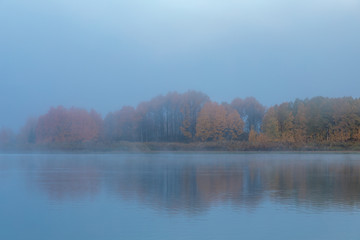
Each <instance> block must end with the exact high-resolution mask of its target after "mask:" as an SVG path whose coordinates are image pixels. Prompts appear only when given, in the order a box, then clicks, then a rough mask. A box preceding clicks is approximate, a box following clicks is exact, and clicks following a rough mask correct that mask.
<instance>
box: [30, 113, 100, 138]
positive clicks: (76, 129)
mask: <svg viewBox="0 0 360 240" xmlns="http://www.w3.org/2000/svg"><path fill="white" fill-rule="evenodd" d="M101 128H102V119H101V116H100V115H99V114H98V113H96V112H95V111H94V110H91V111H90V112H88V111H86V110H84V109H79V108H70V109H66V108H64V107H62V106H59V107H57V108H51V109H50V110H49V112H48V113H47V114H45V115H43V116H41V117H40V118H39V120H38V124H37V128H36V142H37V143H62V142H87V141H95V140H98V139H99V137H100V134H101V132H102V130H101Z"/></svg>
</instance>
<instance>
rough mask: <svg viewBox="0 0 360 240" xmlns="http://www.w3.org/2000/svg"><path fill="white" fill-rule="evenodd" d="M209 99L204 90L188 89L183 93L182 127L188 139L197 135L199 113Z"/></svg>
mask: <svg viewBox="0 0 360 240" xmlns="http://www.w3.org/2000/svg"><path fill="white" fill-rule="evenodd" d="M209 101H210V99H209V97H208V96H207V95H206V94H204V93H202V92H197V91H188V92H186V93H184V94H183V103H182V106H181V112H182V114H183V122H182V126H181V128H180V129H181V131H182V133H183V134H184V136H185V137H186V138H187V139H192V138H193V137H194V136H195V134H196V122H197V118H198V114H199V112H200V111H201V109H202V107H203V106H204V104H205V103H206V102H209Z"/></svg>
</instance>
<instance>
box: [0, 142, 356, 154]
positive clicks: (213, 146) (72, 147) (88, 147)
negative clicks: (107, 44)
mask: <svg viewBox="0 0 360 240" xmlns="http://www.w3.org/2000/svg"><path fill="white" fill-rule="evenodd" d="M0 150H1V151H2V152H7V153H14V152H74V153H75V152H79V153H82V152H145V153H146V152H161V151H210V152H211V151H217V152H219V151H223V152H230V151H231V152H237V151H335V152H336V151H360V143H346V144H344V143H341V144H340V143H339V144H334V143H332V144H326V143H324V144H302V145H300V144H284V143H279V142H270V143H266V144H264V143H250V142H240V141H223V142H191V143H178V142H147V143H141V142H126V141H120V142H87V143H63V144H26V145H20V146H7V147H6V148H3V149H0Z"/></svg>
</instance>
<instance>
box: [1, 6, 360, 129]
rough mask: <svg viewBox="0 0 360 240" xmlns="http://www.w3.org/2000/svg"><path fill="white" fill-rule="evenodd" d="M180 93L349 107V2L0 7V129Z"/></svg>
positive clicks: (359, 17)
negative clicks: (53, 110)
mask: <svg viewBox="0 0 360 240" xmlns="http://www.w3.org/2000/svg"><path fill="white" fill-rule="evenodd" d="M188 89H194V90H199V91H203V92H205V93H206V94H208V95H209V96H210V97H211V98H212V99H213V100H216V101H219V102H222V101H231V100H232V99H233V98H235V97H241V98H244V97H246V96H254V97H256V98H257V99H258V100H259V101H260V102H262V103H263V104H264V105H266V106H269V105H273V104H277V103H281V102H283V101H292V100H295V99H296V98H301V99H303V98H306V97H313V96H318V95H322V96H328V97H342V96H353V97H360V0H301V1H299V0H246V1H242V0H151V1H149V0H127V1H122V0H76V1H74V0H31V1H29V0H0V128H1V127H10V128H12V129H15V130H16V129H17V128H18V127H20V126H21V125H22V124H23V123H24V122H25V121H26V119H27V117H29V116H37V115H39V114H43V113H45V112H46V111H47V110H48V109H49V107H50V106H57V105H64V106H65V107H71V106H77V107H82V108H87V109H90V108H94V109H95V110H97V111H99V112H100V113H102V114H103V115H105V114H106V113H107V112H109V111H114V110H118V109H120V108H121V107H122V106H123V105H133V106H135V105H136V104H138V103H139V102H140V101H143V100H149V99H150V98H152V97H154V96H156V95H158V94H166V93H167V92H168V91H178V92H184V91H187V90H188Z"/></svg>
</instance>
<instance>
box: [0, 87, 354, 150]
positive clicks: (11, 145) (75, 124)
mask: <svg viewBox="0 0 360 240" xmlns="http://www.w3.org/2000/svg"><path fill="white" fill-rule="evenodd" d="M359 143H360V99H354V98H351V97H344V98H326V97H315V98H311V99H305V100H299V99H297V100H295V101H294V102H284V103H281V104H279V105H275V106H271V107H268V108H266V107H265V106H264V105H262V104H261V103H259V102H258V101H257V100H256V99H255V98H253V97H248V98H245V99H240V98H236V99H234V100H233V101H231V102H230V103H225V102H224V103H217V102H214V101H211V99H210V98H209V97H208V96H207V95H206V94H204V93H201V92H197V91H188V92H186V93H183V94H180V93H177V92H170V93H168V94H167V95H165V96H163V95H161V96H157V97H155V98H153V99H151V100H150V101H146V102H142V103H140V104H139V105H138V106H136V107H131V106H124V107H123V108H121V109H120V110H118V111H114V112H111V113H108V114H107V115H106V116H105V118H102V117H101V115H100V114H99V113H97V112H96V111H94V110H91V111H87V110H85V109H80V108H75V107H73V108H69V109H67V108H64V107H62V106H58V107H53V108H51V109H50V110H49V111H48V112H47V113H45V114H44V115H42V116H39V117H38V118H31V119H28V121H27V122H26V123H25V125H24V126H23V127H22V128H21V130H20V131H19V132H18V133H16V134H15V133H13V132H12V131H11V130H9V129H2V130H0V148H1V149H2V150H4V151H12V150H24V151H31V150H40V151H41V150H68V151H75V150H87V151H162V150H191V151H199V150H217V151H245V150H360V144H359Z"/></svg>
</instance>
